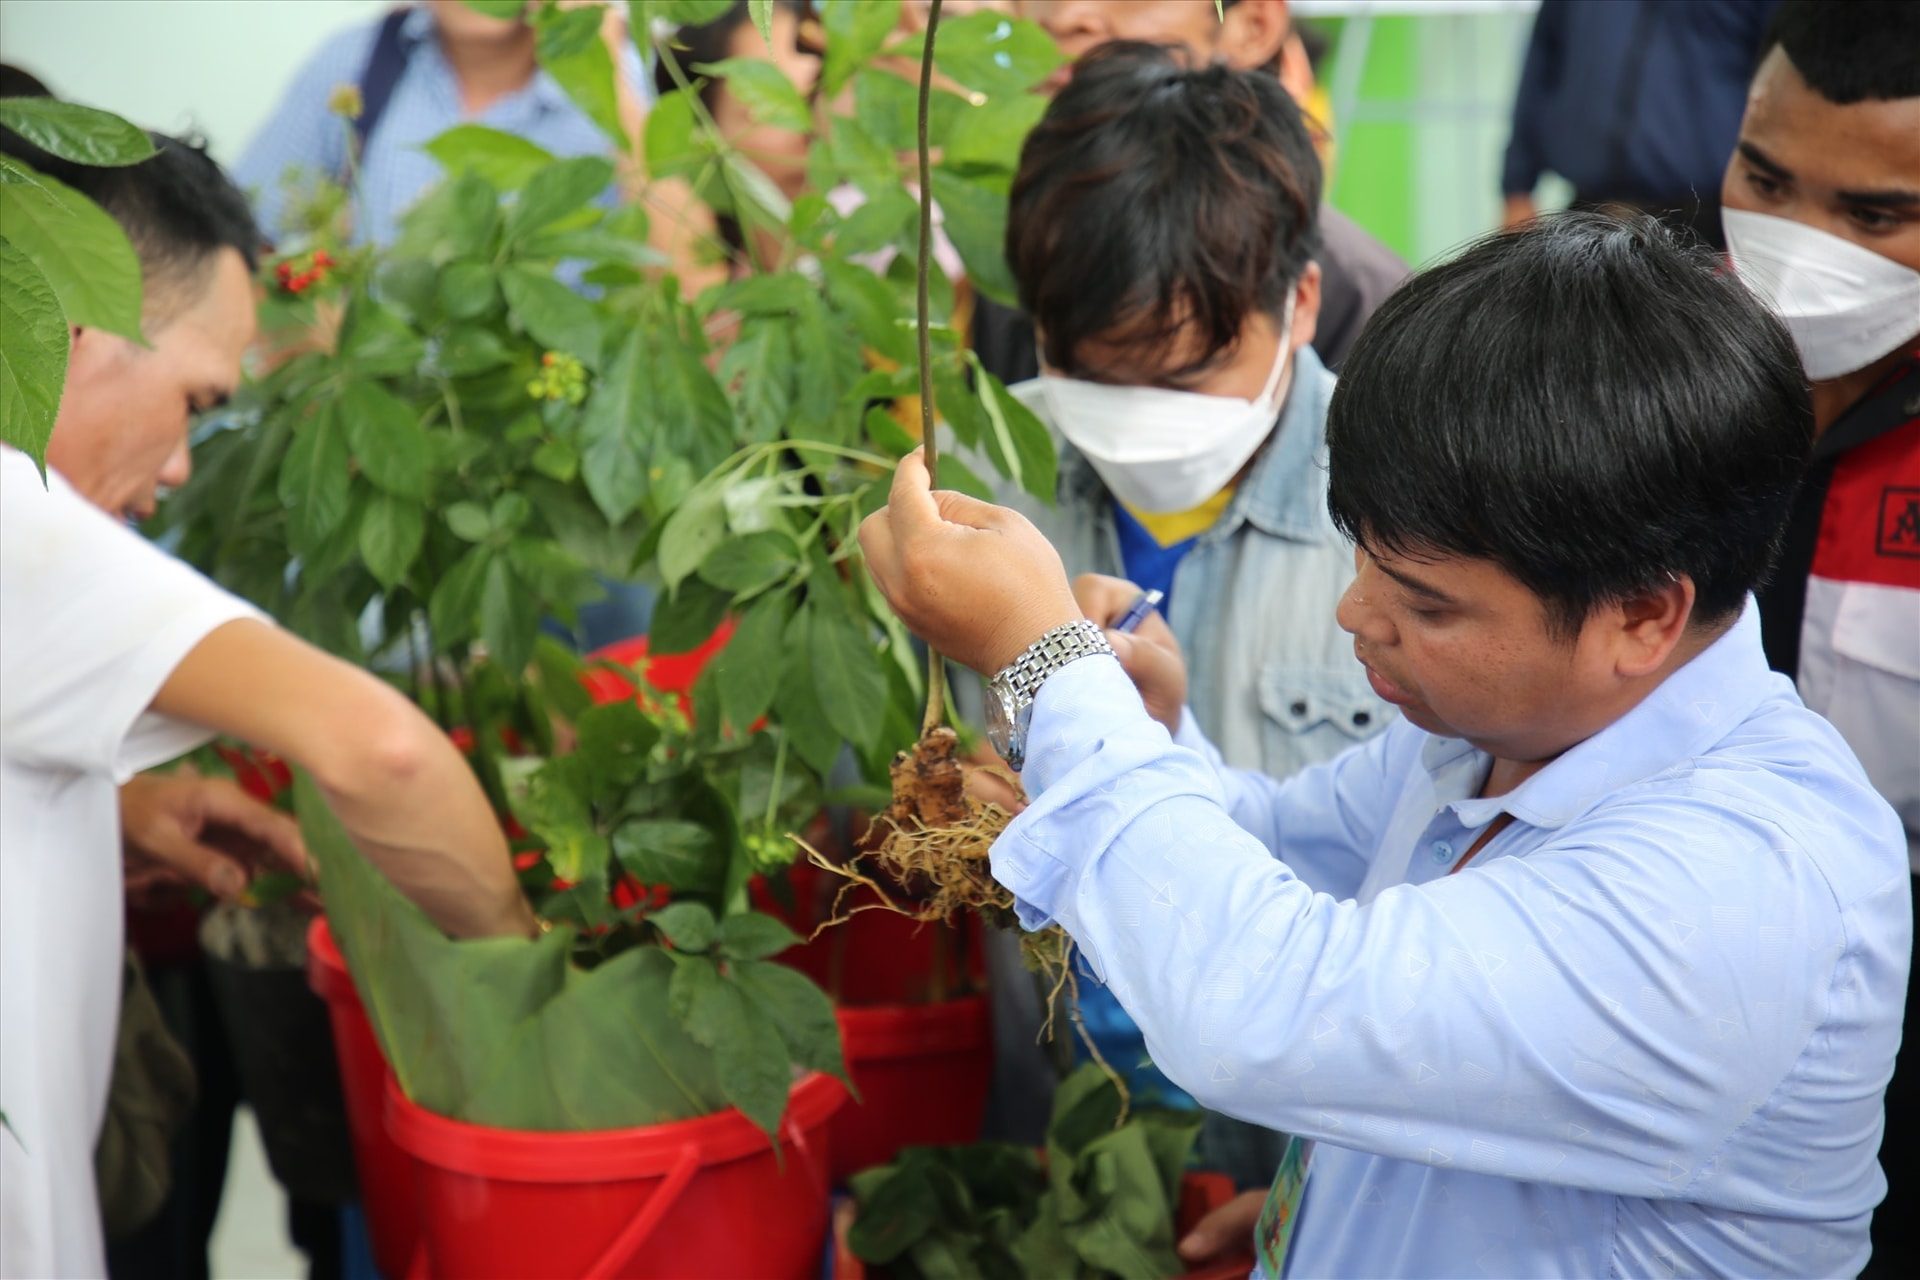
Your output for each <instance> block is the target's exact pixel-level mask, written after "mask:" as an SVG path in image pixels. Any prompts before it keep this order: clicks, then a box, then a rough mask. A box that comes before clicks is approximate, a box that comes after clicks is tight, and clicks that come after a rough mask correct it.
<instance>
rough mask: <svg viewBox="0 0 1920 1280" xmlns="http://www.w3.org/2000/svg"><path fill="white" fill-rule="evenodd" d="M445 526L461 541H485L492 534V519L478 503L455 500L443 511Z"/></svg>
mask: <svg viewBox="0 0 1920 1280" xmlns="http://www.w3.org/2000/svg"><path fill="white" fill-rule="evenodd" d="M444 518H445V520H446V522H447V528H449V529H451V530H453V533H454V536H455V537H457V538H459V539H460V540H461V541H463V542H485V541H486V540H487V539H488V538H490V537H492V536H493V520H492V518H491V517H489V516H488V515H487V513H486V509H485V508H483V507H481V506H480V505H479V504H478V503H473V502H456V503H454V504H453V505H451V506H449V507H448V508H447V509H446V511H445V512H444Z"/></svg>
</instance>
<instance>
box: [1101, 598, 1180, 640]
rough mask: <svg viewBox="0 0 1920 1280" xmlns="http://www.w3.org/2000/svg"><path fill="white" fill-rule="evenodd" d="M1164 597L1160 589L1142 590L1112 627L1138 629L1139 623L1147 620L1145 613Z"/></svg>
mask: <svg viewBox="0 0 1920 1280" xmlns="http://www.w3.org/2000/svg"><path fill="white" fill-rule="evenodd" d="M1166 598H1167V597H1166V593H1165V592H1162V591H1142V592H1141V593H1140V595H1139V598H1138V599H1136V600H1135V601H1134V602H1133V603H1132V604H1130V605H1128V606H1127V611H1126V612H1125V613H1123V614H1121V615H1120V621H1118V622H1116V623H1114V624H1113V627H1112V629H1113V630H1115V631H1120V632H1130V631H1138V630H1139V629H1140V624H1141V623H1143V622H1145V621H1146V620H1147V615H1148V614H1150V613H1152V612H1153V611H1154V610H1155V609H1156V608H1158V607H1159V604H1160V602H1161V601H1162V600H1165V599H1166Z"/></svg>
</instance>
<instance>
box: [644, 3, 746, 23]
mask: <svg viewBox="0 0 1920 1280" xmlns="http://www.w3.org/2000/svg"><path fill="white" fill-rule="evenodd" d="M733 6H734V0H653V7H654V12H656V13H658V14H659V15H660V17H661V18H662V19H664V20H665V21H667V22H669V23H671V24H673V25H674V26H676V27H704V26H705V25H707V23H709V22H718V21H719V20H720V19H722V18H724V17H726V16H727V11H728V10H729V9H731V8H733Z"/></svg>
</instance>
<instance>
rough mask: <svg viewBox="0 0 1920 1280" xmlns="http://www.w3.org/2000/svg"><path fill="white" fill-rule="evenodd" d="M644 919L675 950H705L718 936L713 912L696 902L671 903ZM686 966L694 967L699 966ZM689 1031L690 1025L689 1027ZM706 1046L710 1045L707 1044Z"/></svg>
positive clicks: (692, 952) (710, 948)
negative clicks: (651, 923) (649, 921)
mask: <svg viewBox="0 0 1920 1280" xmlns="http://www.w3.org/2000/svg"><path fill="white" fill-rule="evenodd" d="M647 919H649V920H651V921H652V922H653V925H654V927H655V928H656V929H658V930H660V932H661V934H663V935H664V936H665V937H666V939H667V941H668V942H671V943H672V944H673V949H674V950H675V951H684V952H688V953H690V954H698V953H699V952H702V951H709V950H712V948H713V944H714V941H715V939H717V938H718V937H719V926H718V925H716V924H715V923H714V919H713V912H712V911H710V910H708V909H707V908H706V907H705V906H703V905H701V904H700V903H698V902H675V903H672V904H670V905H668V906H665V907H662V908H661V909H660V910H658V911H656V912H654V913H653V914H652V915H650V916H648V917H647ZM687 967H688V968H692V969H697V968H699V967H700V966H699V965H689V966H687ZM715 976H716V977H718V976H719V974H718V971H716V972H715ZM679 985H680V980H679V979H678V978H676V979H675V980H674V986H675V987H676V988H677V987H679ZM688 1016H690V1015H688ZM689 1030H692V1028H691V1027H690V1028H689ZM694 1039H696V1040H700V1039H701V1035H700V1033H699V1032H698V1031H694ZM703 1043H705V1042H704V1041H703ZM708 1047H709V1048H711V1047H712V1046H711V1044H709V1045H708Z"/></svg>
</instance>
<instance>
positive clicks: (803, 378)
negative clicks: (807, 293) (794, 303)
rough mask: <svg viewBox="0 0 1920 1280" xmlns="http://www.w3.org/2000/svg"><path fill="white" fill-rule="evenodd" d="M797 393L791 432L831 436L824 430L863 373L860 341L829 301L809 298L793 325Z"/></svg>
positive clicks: (806, 436)
mask: <svg viewBox="0 0 1920 1280" xmlns="http://www.w3.org/2000/svg"><path fill="white" fill-rule="evenodd" d="M793 354H794V361H795V378H796V394H795V396H794V400H793V409H794V416H795V418H796V419H797V420H798V421H797V422H796V423H795V424H794V425H793V426H792V427H791V428H790V429H789V430H788V432H787V434H788V435H789V436H793V437H798V438H803V439H805V438H814V439H830V438H833V437H831V436H829V435H826V434H823V433H824V430H825V428H826V425H827V423H828V422H829V421H830V420H831V419H832V417H833V412H834V410H835V409H836V408H837V407H838V406H839V404H840V397H841V395H843V394H844V393H845V392H846V390H847V389H848V388H849V387H851V386H852V385H853V384H854V382H855V381H857V380H858V379H859V377H860V345H859V343H858V342H855V341H854V340H853V339H852V337H851V336H850V335H849V334H847V333H846V331H845V330H843V329H842V328H841V327H840V326H839V325H837V324H834V323H833V321H832V317H831V316H830V315H829V313H828V311H827V309H826V307H825V305H823V304H822V303H821V302H820V300H819V299H818V298H809V299H808V300H807V305H806V306H805V307H803V308H801V311H800V315H799V317H798V320H797V322H796V323H795V324H794V326H793Z"/></svg>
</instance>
